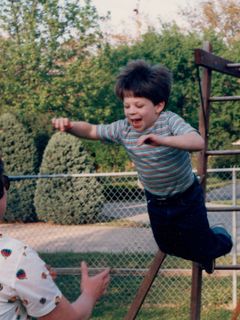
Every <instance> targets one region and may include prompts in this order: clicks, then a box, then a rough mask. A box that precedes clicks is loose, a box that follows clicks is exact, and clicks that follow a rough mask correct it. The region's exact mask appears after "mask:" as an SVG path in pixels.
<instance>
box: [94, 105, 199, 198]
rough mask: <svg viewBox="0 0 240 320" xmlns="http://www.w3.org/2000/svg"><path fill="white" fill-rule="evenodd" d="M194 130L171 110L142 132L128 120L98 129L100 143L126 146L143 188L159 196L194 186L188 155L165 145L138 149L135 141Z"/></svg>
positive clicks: (99, 126)
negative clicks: (145, 137)
mask: <svg viewBox="0 0 240 320" xmlns="http://www.w3.org/2000/svg"><path fill="white" fill-rule="evenodd" d="M194 131H195V132H196V129H194V128H193V127H191V126H190V125H189V124H188V123H186V122H185V121H184V120H183V119H182V118H181V117H180V116H178V115H177V114H175V113H173V112H171V111H165V112H161V114H160V116H159V118H158V119H157V121H156V122H155V123H154V125H153V126H152V127H151V128H148V129H146V130H144V131H143V132H138V131H136V130H135V129H134V128H133V127H132V126H131V125H130V124H129V123H128V121H127V119H124V120H119V121H115V122H113V123H111V124H107V125H105V124H103V125H98V126H97V134H98V136H99V138H100V139H101V140H103V141H110V142H116V143H119V144H122V145H123V146H124V147H125V149H126V151H127V153H128V155H129V157H130V158H131V160H132V161H133V163H134V165H135V167H136V170H137V172H138V175H139V180H140V181H141V183H142V184H143V186H144V188H145V189H146V190H147V191H149V192H151V193H153V194H156V195H159V196H161V197H169V196H172V195H174V194H176V193H179V192H183V191H184V190H186V189H187V188H188V187H189V186H190V185H191V184H192V183H193V181H194V174H193V172H192V165H191V159H190V155H189V152H188V151H185V150H180V149H176V148H172V147H167V146H157V147H156V146H151V145H147V144H143V145H141V146H137V140H138V138H139V137H140V136H142V135H145V134H149V133H153V134H156V135H161V136H164V137H166V136H177V135H183V134H186V133H189V132H194Z"/></svg>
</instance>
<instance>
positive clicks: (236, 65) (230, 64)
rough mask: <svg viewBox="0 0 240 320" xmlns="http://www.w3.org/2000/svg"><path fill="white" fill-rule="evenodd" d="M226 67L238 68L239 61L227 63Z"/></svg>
mask: <svg viewBox="0 0 240 320" xmlns="http://www.w3.org/2000/svg"><path fill="white" fill-rule="evenodd" d="M227 67H228V68H240V63H227Z"/></svg>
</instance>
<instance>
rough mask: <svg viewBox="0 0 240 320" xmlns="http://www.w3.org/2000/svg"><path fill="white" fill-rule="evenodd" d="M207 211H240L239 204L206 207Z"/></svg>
mask: <svg viewBox="0 0 240 320" xmlns="http://www.w3.org/2000/svg"><path fill="white" fill-rule="evenodd" d="M207 211H210V212H217V211H224V212H226V211H240V206H229V207H207Z"/></svg>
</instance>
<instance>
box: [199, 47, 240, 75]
mask: <svg viewBox="0 0 240 320" xmlns="http://www.w3.org/2000/svg"><path fill="white" fill-rule="evenodd" d="M194 57H195V63H196V64H197V65H199V66H202V67H205V68H208V69H210V70H215V71H218V72H221V73H225V74H228V75H231V76H234V77H237V78H240V70H238V69H234V68H230V67H228V66H229V65H231V64H232V63H233V62H232V61H229V60H226V59H223V58H221V57H218V56H216V55H214V54H212V53H210V52H207V51H205V50H203V49H195V50H194Z"/></svg>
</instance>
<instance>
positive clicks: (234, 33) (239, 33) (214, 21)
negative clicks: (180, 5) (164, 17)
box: [182, 0, 240, 44]
mask: <svg viewBox="0 0 240 320" xmlns="http://www.w3.org/2000/svg"><path fill="white" fill-rule="evenodd" d="M182 15H183V16H185V17H186V20H187V22H188V23H189V24H190V26H191V28H192V29H193V30H195V31H197V32H200V33H208V31H210V30H211V31H214V32H215V33H216V34H217V35H219V36H220V38H222V39H224V40H225V41H226V42H227V43H228V44H233V43H235V42H239V40H240V19H239V16H240V1H239V0H212V1H207V2H201V3H199V4H198V6H197V7H189V6H188V7H187V8H185V9H184V10H183V11H182Z"/></svg>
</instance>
